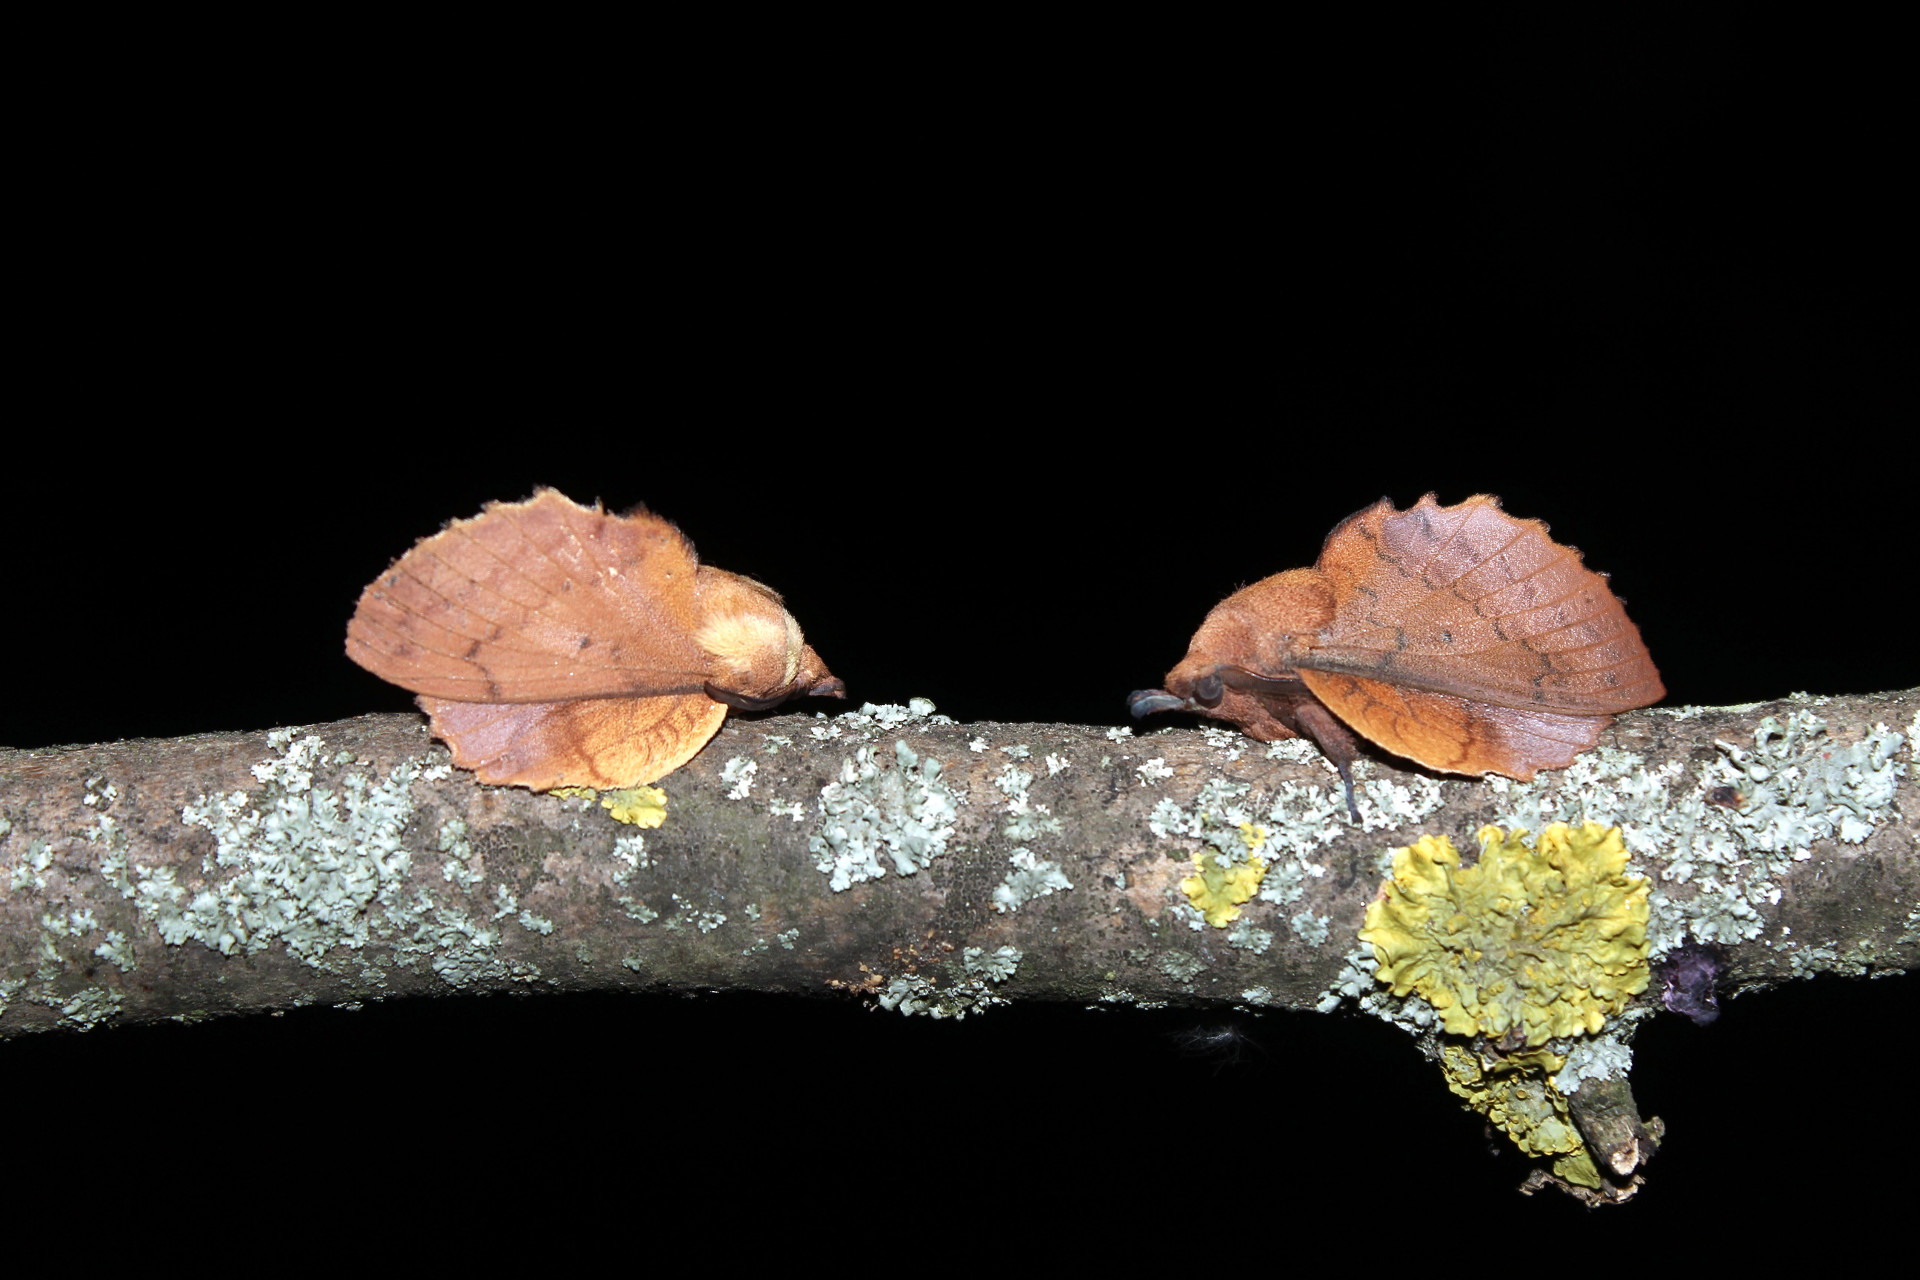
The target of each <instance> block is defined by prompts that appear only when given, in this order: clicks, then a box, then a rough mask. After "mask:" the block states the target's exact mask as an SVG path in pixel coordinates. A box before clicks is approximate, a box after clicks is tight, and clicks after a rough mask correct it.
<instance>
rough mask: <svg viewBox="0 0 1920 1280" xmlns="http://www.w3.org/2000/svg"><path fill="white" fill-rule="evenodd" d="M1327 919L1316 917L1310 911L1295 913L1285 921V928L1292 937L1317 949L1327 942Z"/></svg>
mask: <svg viewBox="0 0 1920 1280" xmlns="http://www.w3.org/2000/svg"><path fill="white" fill-rule="evenodd" d="M1328 919H1329V918H1328V917H1326V916H1317V915H1315V914H1313V912H1311V911H1296V912H1294V913H1293V915H1292V916H1290V917H1289V918H1288V920H1287V926H1288V927H1289V928H1291V929H1292V930H1293V932H1294V936H1295V937H1297V938H1299V939H1300V941H1302V942H1304V943H1306V944H1307V945H1308V946H1310V947H1317V946H1319V945H1320V944H1321V943H1323V942H1325V941H1326V940H1327V924H1328Z"/></svg>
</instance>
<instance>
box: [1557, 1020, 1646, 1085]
mask: <svg viewBox="0 0 1920 1280" xmlns="http://www.w3.org/2000/svg"><path fill="white" fill-rule="evenodd" d="M1565 1052H1566V1058H1567V1065H1566V1066H1564V1067H1562V1068H1561V1069H1560V1074H1558V1075H1556V1076H1555V1077H1554V1078H1553V1087H1554V1088H1556V1089H1558V1090H1559V1091H1560V1092H1561V1093H1564V1094H1567V1095H1569V1096H1571V1095H1573V1094H1575V1093H1578V1092H1579V1091H1580V1085H1581V1084H1582V1082H1584V1081H1587V1080H1624V1079H1626V1077H1627V1071H1628V1070H1629V1069H1630V1068H1631V1067H1632V1066H1633V1050H1632V1049H1630V1048H1628V1047H1627V1046H1626V1045H1624V1044H1622V1043H1621V1042H1620V1041H1619V1040H1616V1039H1615V1038H1614V1037H1613V1036H1611V1035H1602V1036H1599V1037H1596V1038H1592V1039H1589V1038H1585V1037H1582V1038H1581V1039H1578V1040H1575V1041H1573V1042H1572V1043H1571V1044H1570V1045H1568V1046H1567V1047H1566V1050H1565Z"/></svg>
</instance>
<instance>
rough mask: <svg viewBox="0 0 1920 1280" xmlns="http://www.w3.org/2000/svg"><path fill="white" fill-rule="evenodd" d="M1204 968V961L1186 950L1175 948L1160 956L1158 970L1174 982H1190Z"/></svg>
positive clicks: (1203, 970)
mask: <svg viewBox="0 0 1920 1280" xmlns="http://www.w3.org/2000/svg"><path fill="white" fill-rule="evenodd" d="M1206 968H1207V966H1206V962H1205V961H1203V960H1201V959H1200V957H1198V956H1196V955H1194V954H1192V953H1191V952H1187V951H1181V950H1178V949H1175V950H1171V951H1168V952H1167V953H1166V954H1164V955H1162V956H1161V957H1160V972H1162V973H1164V974H1166V975H1167V976H1168V977H1169V978H1172V979H1173V980H1174V981H1175V982H1192V981H1193V980H1194V979H1195V978H1197V977H1199V976H1200V975H1201V974H1202V973H1204V972H1206Z"/></svg>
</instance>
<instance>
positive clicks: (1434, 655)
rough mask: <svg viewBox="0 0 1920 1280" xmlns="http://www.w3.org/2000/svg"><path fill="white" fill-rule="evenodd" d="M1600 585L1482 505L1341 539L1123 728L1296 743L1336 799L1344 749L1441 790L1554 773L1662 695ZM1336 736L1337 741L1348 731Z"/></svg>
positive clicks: (1221, 632) (1385, 504)
mask: <svg viewBox="0 0 1920 1280" xmlns="http://www.w3.org/2000/svg"><path fill="white" fill-rule="evenodd" d="M1666 692H1667V691H1666V689H1665V688H1664V687H1663V686H1662V685H1661V683H1660V673H1659V672H1658V671H1656V670H1654V666H1653V659H1652V658H1650V657H1648V656H1647V648H1646V646H1645V645H1644V644H1642V643H1641V642H1640V632H1639V630H1638V628H1636V627H1635V626H1634V625H1633V623H1632V622H1631V621H1629V620H1628V618H1627V615H1626V611H1625V610H1623V609H1622V608H1621V607H1620V602H1619V601H1618V600H1616V599H1615V598H1614V596H1613V592H1612V591H1610V590H1608V588H1607V581H1606V578H1605V577H1604V576H1603V575H1601V574H1597V573H1594V572H1593V571H1592V570H1590V569H1587V568H1586V567H1584V566H1583V565H1582V564H1581V563H1580V553H1579V552H1578V551H1575V550H1574V549H1573V548H1571V547H1563V546H1561V545H1560V544H1559V543H1557V542H1555V541H1553V539H1551V538H1549V537H1548V536H1547V526H1546V525H1544V524H1542V523H1541V522H1540V521H1538V520H1517V519H1515V518H1514V517H1512V516H1510V515H1508V514H1507V513H1506V512H1504V511H1502V510H1501V509H1500V500H1499V499H1498V498H1492V497H1488V496H1486V495H1484V494H1482V495H1479V496H1476V497H1472V498H1468V499H1467V500H1466V501H1465V502H1462V503H1460V504H1459V505H1458V506H1453V507H1443V506H1441V505H1440V504H1439V503H1438V502H1436V501H1435V500H1434V496H1433V495H1432V494H1428V495H1427V496H1426V497H1424V498H1422V499H1420V501H1419V502H1417V503H1415V504H1414V505H1413V506H1411V507H1409V508H1407V509H1406V510H1405V511H1398V510H1395V508H1394V506H1393V503H1391V502H1390V501H1388V500H1387V499H1385V498H1382V499H1381V500H1380V501H1378V502H1376V503H1374V504H1373V505H1372V506H1371V507H1368V508H1367V509H1366V510H1364V511H1361V512H1358V513H1356V514H1354V515H1352V516H1349V517H1347V519H1345V520H1343V521H1341V522H1340V524H1339V526H1338V527H1336V528H1335V529H1334V531H1333V532H1332V533H1330V534H1328V535H1327V541H1326V545H1325V546H1323V547H1322V548H1321V550H1320V559H1319V561H1318V563H1317V564H1316V565H1315V566H1314V567H1313V568H1311V569H1289V570H1288V571H1287V572H1285V573H1279V574H1275V575H1274V576H1273V577H1271V578H1265V579H1262V580H1261V581H1259V582H1256V583H1254V584H1253V585H1252V586H1250V587H1243V588H1242V589H1240V590H1239V591H1236V592H1234V593H1233V594H1232V595H1230V596H1228V597H1227V598H1226V599H1225V600H1222V601H1221V602H1220V603H1219V604H1218V605H1216V606H1215V607H1214V610H1213V612H1212V613H1209V614H1208V615H1207V619H1206V621H1205V622H1203V623H1201V624H1200V630H1199V631H1197V632H1195V633H1194V637H1193V642H1192V644H1190V645H1189V646H1188V648H1187V656H1186V657H1185V658H1184V659H1182V660H1181V662H1180V665H1178V666H1176V667H1175V668H1174V669H1173V670H1171V671H1169V672H1168V673H1167V687H1166V688H1165V689H1142V690H1140V691H1138V692H1136V693H1135V694H1133V695H1132V697H1130V698H1129V699H1128V705H1129V706H1130V707H1131V708H1132V710H1133V714H1134V715H1136V716H1144V715H1148V714H1150V713H1152V712H1155V711H1173V710H1182V711H1197V712H1199V713H1200V714H1201V715H1205V716H1212V717H1213V718H1215V719H1217V720H1226V721H1230V722H1232V723H1233V724H1236V725H1238V726H1240V729H1241V730H1242V731H1243V732H1244V733H1246V734H1247V735H1248V736H1249V737H1251V738H1255V739H1258V740H1259V741H1261V742H1272V741H1275V740H1277V739H1280V738H1295V737H1302V736H1304V737H1308V738H1311V739H1313V741H1314V742H1315V743H1317V744H1318V745H1319V747H1320V750H1321V751H1322V752H1324V753H1325V754H1326V756H1327V758H1328V759H1329V760H1331V761H1332V762H1333V763H1334V765H1335V767H1337V768H1338V769H1339V770H1340V777H1341V779H1342V780H1343V781H1344V782H1345V783H1346V789H1347V808H1348V811H1349V812H1350V813H1351V814H1352V815H1353V818H1354V821H1356V822H1357V821H1359V819H1360V813H1359V809H1358V808H1357V807H1356V806H1355V804H1354V800H1353V772H1352V768H1351V765H1352V762H1353V757H1354V753H1355V751H1356V750H1357V743H1356V742H1355V741H1354V737H1353V733H1355V732H1357V733H1359V734H1360V736H1362V737H1364V738H1366V739H1368V740H1369V741H1371V742H1373V743H1375V744H1376V745H1378V746H1380V747H1383V748H1385V749H1386V750H1388V751H1391V752H1393V753H1394V754H1395V755H1400V756H1406V757H1407V758H1409V759H1411V760H1415V761H1418V762H1419V763H1420V764H1423V765H1426V766H1427V767H1428V768H1430V769H1438V770H1440V771H1442V772H1445V773H1467V774H1484V773H1498V774H1503V775H1505V776H1506V777H1509V778H1518V779H1521V780H1522V781H1526V780H1530V779H1531V778H1532V777H1533V775H1534V771H1535V770H1537V769H1560V768H1564V767H1566V766H1567V765H1568V764H1571V763H1572V762H1573V758H1574V757H1575V756H1577V755H1579V754H1580V753H1581V752H1582V751H1585V750H1586V749H1587V748H1588V747H1591V746H1592V745H1593V744H1594V743H1595V742H1596V741H1598V740H1599V737H1600V733H1601V731H1602V730H1603V729H1605V728H1606V727H1607V726H1608V725H1609V724H1611V723H1612V722H1613V716H1614V715H1615V714H1616V713H1618V712H1621V711H1628V710H1631V709H1632V708H1634V707H1644V706H1649V705H1651V704H1653V703H1655V702H1658V701H1659V700H1660V699H1661V698H1663V697H1665V696H1666ZM1350 730H1351V732H1350Z"/></svg>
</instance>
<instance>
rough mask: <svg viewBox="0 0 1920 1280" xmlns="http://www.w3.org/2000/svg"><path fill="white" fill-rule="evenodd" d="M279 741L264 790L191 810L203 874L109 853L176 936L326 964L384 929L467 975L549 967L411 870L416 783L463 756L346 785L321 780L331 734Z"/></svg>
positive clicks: (157, 920)
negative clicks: (504, 947) (513, 947)
mask: <svg viewBox="0 0 1920 1280" xmlns="http://www.w3.org/2000/svg"><path fill="white" fill-rule="evenodd" d="M296 739H297V740H296ZM268 743H269V745H270V746H271V747H272V748H273V749H274V750H275V751H276V752H278V753H279V754H278V755H277V756H276V757H275V758H273V759H270V760H266V761H263V762H262V763H260V764H256V765H255V766H253V775H254V777H255V778H256V779H257V780H258V781H259V782H260V783H261V784H263V785H262V788H261V790H259V791H257V792H252V793H249V792H246V791H234V792H231V793H229V794H227V795H224V796H218V795H216V796H200V797H199V798H197V799H195V800H194V801H192V802H191V803H189V804H188V805H186V806H185V807H184V808H183V809H182V810H181V815H180V816H181V821H182V822H183V823H185V824H186V825H188V826H196V827H201V828H203V829H205V830H206V831H208V832H209V833H210V834H211V835H212V836H213V838H214V845H215V852H214V855H213V857H212V858H211V859H209V860H207V861H206V863H205V864H204V866H205V868H206V871H207V873H208V878H207V880H206V881H205V882H204V883H203V884H202V885H201V886H200V887H199V888H197V889H194V890H191V891H190V890H189V889H188V888H187V886H185V885H182V884H181V883H180V882H179V879H178V876H177V874H176V870H175V868H174V867H172V866H167V865H162V866H157V867H144V866H139V865H137V864H136V865H132V866H131V867H128V868H127V870H128V871H130V872H131V874H130V875H128V874H125V873H116V872H114V871H111V870H109V869H108V868H107V867H106V864H105V863H103V874H106V875H107V876H108V878H109V882H111V883H117V884H118V885H119V887H120V891H121V893H122V894H123V895H124V896H126V897H128V898H130V899H132V900H133V903H134V907H135V909H136V911H137V913H138V914H139V916H140V918H141V919H142V920H143V921H145V922H147V923H148V924H151V925H152V926H153V927H154V928H155V929H156V930H157V931H158V933H159V935H160V938H161V940H162V941H164V942H165V943H166V944H167V945H169V946H184V945H185V944H186V943H188V942H198V943H200V944H201V945H203V946H206V947H208V948H210V949H212V950H215V951H218V952H220V953H221V954H223V955H235V954H254V953H257V952H260V951H262V950H265V949H266V948H268V947H270V946H273V945H275V944H278V945H281V946H284V947H285V948H286V950H287V952H288V954H290V955H292V956H294V957H295V958H297V959H299V960H300V961H302V962H303V963H305V964H307V965H310V966H311V967H313V968H315V969H318V970H321V971H323V972H340V971H341V969H340V967H339V966H340V964H341V960H340V959H339V958H338V957H339V955H340V954H341V953H352V952H357V951H360V950H361V949H362V948H364V947H366V946H367V944H368V942H369V941H370V940H372V939H375V938H378V939H380V940H382V941H384V942H385V943H386V944H387V946H388V948H389V949H390V951H391V953H392V955H393V956H394V957H395V958H396V959H397V960H399V961H400V962H401V963H403V964H406V963H414V962H418V961H422V960H424V961H426V962H428V963H430V965H431V967H432V969H433V971H434V972H435V973H437V974H439V976H440V977H441V978H442V979H443V980H444V981H446V982H447V983H449V984H450V985H453V986H464V985H466V984H467V983H469V982H472V981H474V980H476V979H479V978H482V977H494V976H514V977H519V978H526V977H531V976H537V975H538V972H539V971H538V969H537V968H535V967H534V966H532V965H526V964H521V963H518V962H514V963H511V964H509V963H507V962H504V961H502V960H500V959H499V958H498V957H497V956H496V955H495V948H496V946H497V945H498V943H499V931H498V930H497V929H494V928H492V927H490V925H489V924H487V923H482V922H480V921H476V920H474V919H472V918H471V917H470V916H468V914H467V913H466V911H465V910H464V909H463V908H462V907H461V906H460V905H458V904H456V903H455V902H453V901H436V900H435V899H434V897H433V895H432V894H431V893H430V892H429V891H428V889H427V888H426V887H425V886H422V885H417V884H416V885H411V886H410V884H409V877H408V872H409V870H410V868H411V866H412V861H413V855H412V853H411V852H410V851H409V850H408V849H407V848H406V846H405V844H404V843H403V841H402V833H403V831H404V829H405V827H406V825H407V822H408V820H409V819H410V818H411V817H412V815H413V812H414V806H413V798H412V793H411V791H412V786H413V784H414V783H415V782H416V781H430V780H433V779H435V778H440V777H445V776H447V774H448V773H450V772H451V769H450V767H449V766H447V765H445V764H441V765H436V766H433V767H431V768H429V767H427V766H426V765H425V764H424V763H423V762H422V761H419V760H405V761H402V762H401V763H399V764H397V765H395V766H394V767H393V769H392V770H391V771H390V772H389V773H388V774H387V775H386V776H384V777H381V778H378V779H369V778H368V777H366V776H365V775H362V774H358V773H349V774H347V775H346V776H344V777H343V778H342V779H341V780H340V785H339V790H337V791H336V790H333V789H331V788H328V787H321V786H315V785H314V781H313V768H314V764H315V762H316V760H318V758H319V756H320V753H321V751H322V750H323V749H324V747H325V744H324V743H323V742H322V741H321V739H320V738H318V737H315V736H311V735H309V736H307V737H304V738H298V737H297V735H296V734H295V733H294V731H292V730H276V731H274V732H273V733H271V734H269V735H268ZM462 836H463V833H462V832H460V831H457V830H454V829H453V828H451V827H450V826H449V827H445V828H443V829H442V837H443V841H444V843H443V846H442V847H443V850H445V851H446V852H448V853H453V852H455V851H456V849H457V848H458V847H459V843H460V840H461V838H462ZM443 874H444V873H443ZM449 878H455V879H457V878H456V877H449ZM502 888H504V886H502Z"/></svg>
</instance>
